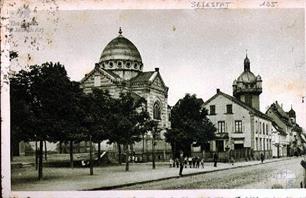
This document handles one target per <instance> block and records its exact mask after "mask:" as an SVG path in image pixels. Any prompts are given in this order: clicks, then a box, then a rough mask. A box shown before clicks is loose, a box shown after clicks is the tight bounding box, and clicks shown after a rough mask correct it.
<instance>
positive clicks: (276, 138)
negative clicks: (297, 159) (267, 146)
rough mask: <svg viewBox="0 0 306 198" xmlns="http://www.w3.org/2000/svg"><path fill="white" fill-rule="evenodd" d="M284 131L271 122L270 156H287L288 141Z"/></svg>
mask: <svg viewBox="0 0 306 198" xmlns="http://www.w3.org/2000/svg"><path fill="white" fill-rule="evenodd" d="M287 136H288V134H287V133H286V131H285V130H284V129H283V128H282V127H280V126H279V125H278V124H277V123H276V122H274V121H273V122H272V156H273V157H277V158H279V157H286V156H287V155H288V152H287V150H288V146H289V139H288V138H287Z"/></svg>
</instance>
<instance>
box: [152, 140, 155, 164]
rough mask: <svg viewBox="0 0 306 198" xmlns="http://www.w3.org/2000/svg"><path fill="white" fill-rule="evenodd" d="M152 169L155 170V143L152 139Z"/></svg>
mask: <svg viewBox="0 0 306 198" xmlns="http://www.w3.org/2000/svg"><path fill="white" fill-rule="evenodd" d="M152 168H153V169H155V141H154V138H152Z"/></svg>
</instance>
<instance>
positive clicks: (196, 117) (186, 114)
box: [165, 94, 216, 156]
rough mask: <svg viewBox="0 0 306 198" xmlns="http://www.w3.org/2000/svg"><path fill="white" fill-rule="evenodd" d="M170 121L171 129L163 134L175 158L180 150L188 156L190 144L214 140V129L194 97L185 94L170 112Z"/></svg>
mask: <svg viewBox="0 0 306 198" xmlns="http://www.w3.org/2000/svg"><path fill="white" fill-rule="evenodd" d="M170 120H171V126H172V129H170V130H168V131H167V132H166V133H165V137H166V141H167V142H169V143H170V144H171V146H172V149H173V151H174V155H175V156H178V153H179V151H180V150H182V151H184V153H185V154H187V155H190V146H191V144H193V143H196V144H197V145H203V144H205V143H207V142H208V141H209V140H212V139H213V138H214V133H215V131H216V128H215V127H214V125H213V124H212V123H211V122H210V121H209V119H208V118H207V111H206V110H205V109H203V108H202V102H201V101H200V100H199V99H197V98H196V96H195V95H190V94H186V95H185V97H184V98H182V99H180V100H179V101H178V102H177V104H176V105H175V106H174V107H173V109H172V110H171V118H170Z"/></svg>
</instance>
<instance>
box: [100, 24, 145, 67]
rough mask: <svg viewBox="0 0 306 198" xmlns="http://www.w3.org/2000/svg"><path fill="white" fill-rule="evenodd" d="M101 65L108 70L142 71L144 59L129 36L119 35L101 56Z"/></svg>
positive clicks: (120, 32)
mask: <svg viewBox="0 0 306 198" xmlns="http://www.w3.org/2000/svg"><path fill="white" fill-rule="evenodd" d="M99 63H100V66H101V67H102V68H104V69H108V70H118V71H119V70H120V71H123V70H124V71H126V70H130V71H142V67H143V64H142V59H141V56H140V53H139V51H138V49H137V48H136V46H135V45H134V44H133V43H132V42H131V41H130V40H128V39H127V38H125V37H123V36H122V31H121V29H120V30H119V36H117V37H116V38H114V39H113V40H111V42H109V43H108V44H107V45H106V47H105V48H104V49H103V52H102V54H101V56H100V61H99Z"/></svg>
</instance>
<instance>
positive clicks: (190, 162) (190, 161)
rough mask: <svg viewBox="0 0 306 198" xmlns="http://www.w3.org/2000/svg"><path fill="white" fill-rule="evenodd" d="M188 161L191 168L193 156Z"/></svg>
mask: <svg viewBox="0 0 306 198" xmlns="http://www.w3.org/2000/svg"><path fill="white" fill-rule="evenodd" d="M188 163H189V168H191V165H192V157H189V158H188Z"/></svg>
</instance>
